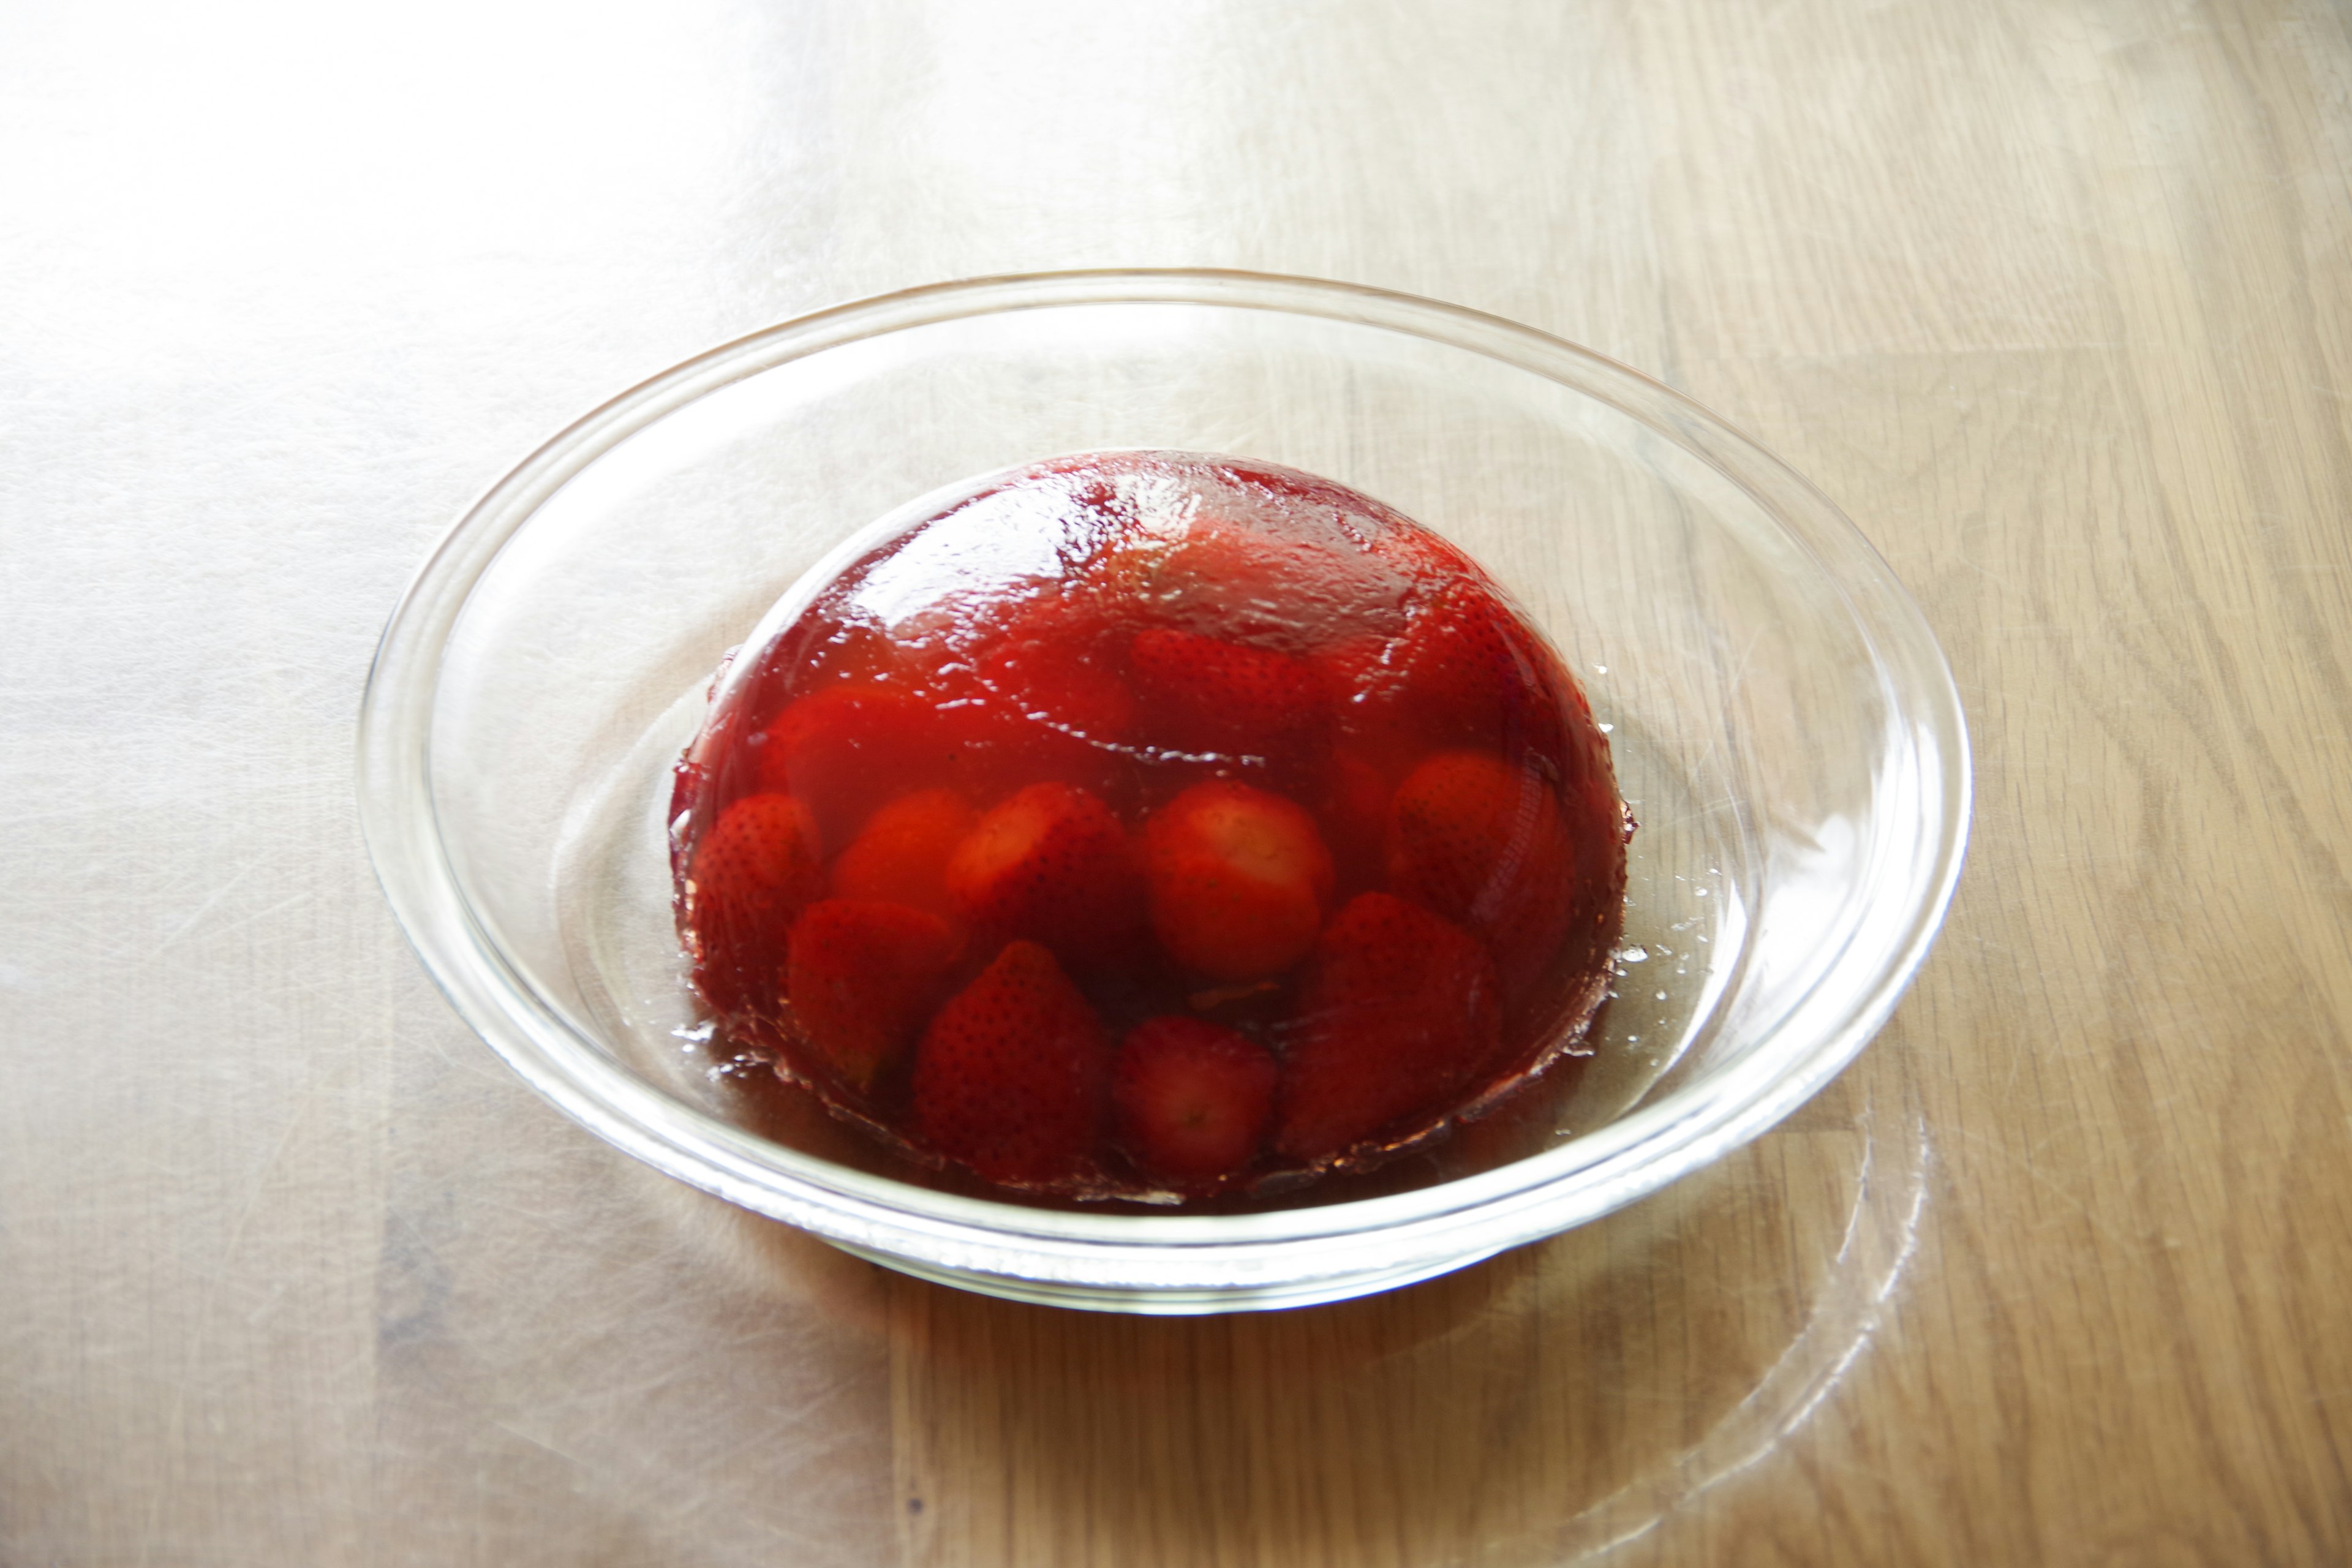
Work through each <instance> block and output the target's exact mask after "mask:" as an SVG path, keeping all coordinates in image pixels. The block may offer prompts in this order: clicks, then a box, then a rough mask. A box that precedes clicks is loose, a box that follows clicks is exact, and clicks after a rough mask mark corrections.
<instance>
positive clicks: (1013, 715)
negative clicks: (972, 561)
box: [975, 598, 1135, 793]
mask: <svg viewBox="0 0 2352 1568" xmlns="http://www.w3.org/2000/svg"><path fill="white" fill-rule="evenodd" d="M1114 651H1115V647H1114V643H1113V640H1112V638H1111V637H1110V635H1109V632H1108V627H1107V626H1106V625H1105V623H1104V621H1103V618H1102V616H1100V615H1099V614H1098V613H1096V612H1093V611H1091V610H1089V609H1087V607H1084V606H1082V605H1077V604H1073V603H1069V602H1066V601H1064V600H1061V599H1059V598H1049V599H1045V600H1043V601H1041V602H1039V603H1038V604H1035V605H1032V606H1030V607H1029V609H1028V610H1026V611H1025V612H1024V614H1022V615H1021V616H1019V617H1018V618H1017V619H1015V620H1014V622H1013V625H1012V626H1011V627H1010V628H1009V629H1007V630H1006V631H1005V633H1004V634H1003V636H1002V637H1000V638H998V639H997V641H996V642H995V643H994V644H992V646H991V647H989V648H988V649H987V650H986V651H985V652H984V653H982V655H981V656H980V657H979V658H978V660H977V664H976V671H975V674H976V679H977V681H978V684H979V686H980V688H981V689H982V690H983V691H984V692H985V693H986V694H987V697H986V701H987V706H988V708H989V710H990V711H991V712H992V713H993V714H994V715H996V716H997V717H998V718H999V719H1000V721H1001V729H1002V733H1003V741H1002V746H1001V752H1002V754H1001V756H1000V757H999V759H998V766H997V767H996V769H995V770H994V771H993V772H992V773H991V775H990V783H991V784H992V785H993V786H995V787H998V788H1004V789H1010V788H1012V787H1014V786H1015V785H1018V784H1031V783H1034V782H1035V781H1037V780H1039V779H1044V778H1059V779H1062V780H1064V781H1066V782H1067V783H1072V784H1079V785H1081V786H1082V787H1087V788H1090V789H1092V790H1094V791H1095V792H1097V793H1104V792H1108V791H1111V790H1115V789H1117V788H1118V781H1119V780H1120V778H1121V777H1122V775H1123V774H1124V773H1125V772H1126V771H1127V764H1126V760H1125V758H1124V756H1123V755H1122V753H1121V752H1119V751H1118V746H1119V745H1120V743H1121V742H1124V741H1126V740H1127V739H1128V737H1129V732H1130V731H1132V730H1133V728H1134V726H1135V694H1134V692H1132V691H1131V690H1129V688H1128V684H1127V681H1126V679H1124V678H1123V677H1122V676H1121V675H1120V674H1119V672H1118V669H1117V668H1116V667H1115V664H1114V661H1113V658H1112V655H1113V653H1114Z"/></svg>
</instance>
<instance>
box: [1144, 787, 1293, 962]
mask: <svg viewBox="0 0 2352 1568" xmlns="http://www.w3.org/2000/svg"><path fill="white" fill-rule="evenodd" d="M1143 846H1144V870H1145V876H1146V879H1147V881H1148V882H1149V885H1150V899H1151V929H1152V931H1153V932H1154V933H1155V934H1156V935H1157V936H1158V937H1159V938H1160V946H1161V947H1162V948H1164V949H1165V950H1166V951H1167V952H1168V953H1169V955H1170V956H1171V957H1172V958H1174V959H1175V960H1176V961H1177V962H1178V963H1181V964H1183V965H1184V966H1185V967H1186V968H1188V969H1192V970H1195V971H1198V972H1199V973H1202V974H1205V975H1207V976H1209V977H1210V978H1212V979H1214V980H1229V981H1231V980H1262V979H1266V978H1270V977H1271V976H1274V975H1277V974H1280V973H1282V972H1283V971H1285V970H1286V969H1288V968H1289V967H1290V966H1291V965H1292V964H1294V963H1297V962H1298V961H1299V960H1300V959H1301V958H1304V957H1305V956H1306V955H1307V949H1308V948H1310V947H1312V946H1313V945H1314V944H1315V933H1316V932H1317V931H1320V930H1321V929H1322V926H1323V911H1324V909H1325V906H1326V905H1327V904H1328V902H1329V900H1330V898H1331V883H1332V876H1333V873H1332V867H1331V852H1330V850H1329V849H1328V848H1326V847H1324V844H1323V838H1322V835H1321V834H1319V833H1318V832H1317V831H1316V827H1315V819H1314V818H1313V817H1312V816H1308V815H1307V813H1306V811H1304V810H1303V809H1301V808H1300V807H1299V806H1297V805H1294V804H1293V803H1291V802H1290V801H1287V800H1285V799H1284V798H1283V797H1282V796H1280V795H1270V794H1268V793H1267V792H1266V791H1265V790H1262V789H1253V788H1252V787H1250V786H1249V785H1247V784H1232V783H1227V782H1224V781H1216V782H1213V783H1209V784H1195V785H1193V786H1192V788H1191V789H1188V790H1186V791H1185V792H1184V793H1183V794H1181V795H1178V796H1177V797H1176V798H1175V799H1174V800H1171V801H1170V802H1169V803H1168V804H1167V805H1163V806H1161V807H1160V809H1159V810H1158V811H1157V812H1155V813H1153V814H1152V817H1151V820H1150V822H1149V823H1147V824H1146V825H1145V826H1144V830H1143Z"/></svg>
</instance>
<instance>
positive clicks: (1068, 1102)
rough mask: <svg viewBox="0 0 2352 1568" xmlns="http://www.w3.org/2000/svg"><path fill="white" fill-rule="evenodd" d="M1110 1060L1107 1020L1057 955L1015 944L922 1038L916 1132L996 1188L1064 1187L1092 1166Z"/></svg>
mask: <svg viewBox="0 0 2352 1568" xmlns="http://www.w3.org/2000/svg"><path fill="white" fill-rule="evenodd" d="M1110 1060H1111V1051H1110V1042H1109V1040H1108V1037H1106V1036H1105V1035H1104V1032H1103V1026H1102V1022H1101V1020H1100V1019H1098V1018H1097V1017H1096V1016H1095V1010H1094V1008H1093V1007H1092V1006H1091V1005H1088V1003H1087V999H1086V998H1085V997H1084V996H1082V995H1080V994H1079V993H1078V988H1077V987H1076V986H1075V985H1073V984H1070V980H1069V977H1068V976H1067V975H1066V974H1064V973H1062V966H1061V965H1060V964H1058V963H1055V961H1054V955H1053V954H1052V953H1051V952H1047V951H1046V950H1045V948H1044V947H1042V946H1040V945H1039V944H1037V943H1036V942H1010V943H1008V944H1006V946H1005V948H1004V951H1003V952H1000V953H999V954H997V956H996V958H995V961H994V962H993V963H990V964H989V966H988V967H987V968H986V969H984V970H982V971H981V973H980V975H979V977H978V978H977V979H975V980H973V981H972V983H971V984H969V985H967V986H965V987H964V988H963V989H962V990H961V991H960V992H958V993H957V994H955V995H954V996H952V997H950V999H949V1001H948V1003H947V1005H945V1006H943V1007H941V1008H940V1011H939V1013H938V1015H937V1016H935V1017H933V1018H932V1019H931V1022H930V1026H929V1028H927V1029H925V1030H924V1031H923V1037H922V1041H921V1043H920V1044H919V1045H918V1046H917V1047H916V1048H915V1095H914V1110H915V1117H914V1119H915V1131H916V1132H917V1134H918V1136H919V1138H921V1140H922V1141H923V1142H927V1143H928V1144H929V1145H930V1147H932V1148H933V1149H936V1150H937V1151H939V1152H940V1153H942V1154H945V1155H946V1156H948V1157H949V1158H950V1159H951V1160H955V1161H957V1162H959V1163H962V1164H964V1165H967V1166H969V1167H971V1170H972V1171H973V1172H975V1173H978V1174H979V1175H981V1176H982V1177H984V1178H986V1179H987V1180H989V1181H992V1182H1005V1183H1012V1184H1018V1185H1024V1186H1049V1185H1052V1184H1056V1183H1061V1182H1067V1181H1069V1180H1071V1179H1073V1178H1076V1177H1078V1176H1081V1175H1083V1174H1085V1173H1087V1171H1088V1170H1090V1169H1091V1168H1092V1167H1093V1165H1094V1163H1095V1160H1096V1157H1097V1148H1098V1146H1099V1145H1100V1143H1101V1141H1102V1131H1103V1113H1104V1102H1105V1096H1106V1089H1107V1088H1108V1080H1109V1074H1110Z"/></svg>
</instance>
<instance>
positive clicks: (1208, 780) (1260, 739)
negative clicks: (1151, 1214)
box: [671, 452, 1632, 1202]
mask: <svg viewBox="0 0 2352 1568" xmlns="http://www.w3.org/2000/svg"><path fill="white" fill-rule="evenodd" d="M770 624H771V625H772V626H775V627H776V629H775V630H774V631H773V635H772V636H770V637H767V638H766V640H765V641H764V642H763V643H762V645H761V646H760V647H756V648H753V649H751V650H748V651H746V652H744V653H742V654H741V655H740V657H739V658H737V659H736V660H735V661H734V662H733V664H732V665H731V666H730V668H729V670H728V671H727V672H726V674H725V676H724V677H723V679H721V680H720V681H719V684H718V686H717V687H716V689H715V692H714V697H713V700H712V706H711V710H710V712H709V716H708V717H707V719H706V721H705V722H704V725H703V728H702V731H701V733H700V734H699V735H698V737H697V738H696V740H695V742H694V744H693V745H692V746H691V747H690V748H689V749H688V752H687V754H686V757H685V759H684V760H683V761H682V762H681V763H679V765H678V772H677V791H676V796H675V802H674V809H673V813H672V825H671V858H672V866H673V868H674V870H675V872H676V875H677V918H678V930H679V932H680V935H681V937H682V939H683V941H684V943H685V946H686V951H687V953H688V958H689V960H690V961H691V963H692V965H693V977H694V984H695V986H696V988H697V989H698V992H699V993H700V994H701V997H702V999H703V1001H704V1002H705V1004H706V1005H708V1006H709V1011H710V1013H711V1014H712V1015H713V1017H714V1022H715V1025H716V1029H717V1033H718V1035H719V1038H720V1039H721V1040H723V1041H724V1042H725V1043H726V1044H727V1045H728V1046H729V1047H731V1048H732V1049H734V1050H736V1051H749V1052H751V1053H753V1054H756V1055H758V1056H760V1057H761V1058H765V1059H767V1060H770V1061H772V1062H773V1063H774V1064H775V1066H776V1068H777V1070H778V1071H779V1073H781V1074H782V1076H783V1077H784V1078H785V1079H788V1080H789V1081H791V1082H793V1083H795V1084H797V1085H799V1086H801V1087H802V1088H803V1089H805V1090H806V1091H808V1092H810V1093H813V1094H814V1095H816V1096H818V1097H819V1098H820V1099H821V1100H823V1101H824V1104H825V1105H826V1106H828V1107H829V1108H830V1109H832V1110H835V1112H837V1113H839V1114H841V1115H842V1116H844V1117H845V1118H847V1119H849V1120H851V1121H856V1122H857V1123H859V1124H861V1125H863V1126H865V1127H866V1129H868V1130H869V1131H872V1132H873V1133H874V1134H875V1135H877V1137H880V1138H882V1139H885V1140H887V1141H889V1142H892V1143H895V1144H896V1145H898V1147H899V1148H900V1149H902V1150H903V1151H905V1152H908V1153H909V1154H911V1155H913V1156H914V1157H917V1158H919V1159H922V1160H925V1161H928V1162H929V1163H933V1164H935V1165H953V1166H957V1167H961V1169H963V1170H965V1171H968V1172H970V1173H972V1174H973V1175H976V1176H978V1177H979V1178H981V1179H982V1180H983V1181H985V1182H988V1183H992V1184H998V1185H1001V1186H1005V1187H1010V1188H1013V1189H1016V1190H1021V1191H1027V1192H1035V1193H1045V1194H1058V1195H1063V1196H1075V1197H1085V1198H1116V1197H1132V1198H1150V1199H1154V1200H1157V1201H1163V1202H1164V1201H1168V1200H1169V1199H1171V1198H1175V1199H1188V1198H1202V1197H1209V1196H1213V1195H1216V1194H1229V1193H1234V1192H1243V1191H1247V1190H1250V1189H1252V1188H1255V1187H1257V1186H1259V1185H1262V1184H1268V1183H1280V1184H1290V1183H1295V1182H1296V1181H1297V1180H1299V1179H1301V1178H1302V1177H1305V1176H1312V1175H1315V1174H1318V1173H1324V1172H1328V1171H1332V1170H1341V1169H1360V1168H1363V1167H1367V1166H1369V1165H1371V1164H1373V1163H1378V1162H1379V1161H1380V1160H1381V1159H1383V1158H1385V1157H1387V1156H1389V1155H1391V1154H1392V1153H1394V1152H1396V1151H1398V1150H1400V1149H1402V1148H1404V1147H1406V1146H1409V1145H1412V1144H1415V1143H1417V1142H1420V1141H1423V1140H1424V1139H1426V1138H1427V1137H1429V1136H1430V1135H1432V1134H1433V1133H1434V1132H1436V1131H1439V1130H1440V1129H1442V1128H1444V1127H1445V1126H1447V1125H1449V1124H1450V1123H1451V1122H1453V1121H1455V1120H1456V1119H1458V1118H1461V1117H1464V1116H1467V1115H1475V1114H1477V1113H1478V1112H1480V1111H1482V1110H1486V1109H1487V1108H1489V1107H1491V1106H1492V1105H1494V1104H1495V1103H1496V1101H1497V1100H1499V1099H1500V1098H1501V1097H1502V1096H1504V1095H1505V1094H1507V1093H1508V1092H1511V1091H1512V1090H1513V1089H1517V1087H1518V1086H1521V1085H1523V1084H1525V1083H1527V1082H1528V1080H1529V1079H1532V1078H1533V1077H1534V1076H1535V1075H1537V1074H1538V1073H1539V1072H1541V1071H1543V1070H1544V1069H1545V1068H1548V1067H1549V1066H1551V1065H1552V1064H1554V1063H1555V1062H1556V1061H1559V1059H1561V1058H1563V1057H1570V1056H1574V1055H1576V1054H1578V1053H1579V1052H1580V1048H1581V1043H1582V1041H1583V1040H1584V1038H1585V1037H1586V1035H1587V1034H1588V1033H1589V1032H1590V1029H1591V1022H1592V1019H1593V1016H1594V1015H1595V1014H1596V1013H1597V1012H1598V1011H1599V1009H1600V1007H1601V1003H1602V1000H1603V998H1604V996H1605V995H1606V987H1607V978H1608V966H1609V956H1610V953H1611V952H1612V949H1613V948H1614V947H1615V945H1616V942H1617V937H1618V932H1619V929H1620V924H1621V920H1622V905H1623V902H1624V889H1625V845H1626V840H1627V837H1628V835H1629V834H1630V833H1631V831H1632V825H1631V819H1630V818H1629V817H1628V816H1627V815H1626V813H1625V810H1624V807H1623V805H1622V802H1621V801H1620V800H1619V798H1618V795H1617V788H1616V783H1615V780H1614V777H1613V775H1612V772H1611V769H1610V761H1609V748H1608V743H1607V742H1606V741H1605V739H1604V738H1603V737H1602V735H1601V730H1600V727H1599V726H1598V725H1596V724H1595V723H1594V722H1593V720H1592V716H1591V710H1590V709H1589V708H1588V707H1587V705H1586V703H1585V700H1584V696H1583V693H1582V692H1581V691H1580V690H1579V689H1578V688H1577V685H1576V683H1575V681H1574V680H1573V679H1570V676H1569V674H1568V671H1567V670H1566V668H1564V667H1563V666H1562V664H1561V662H1560V660H1559V656H1558V655H1557V654H1556V653H1554V652H1553V650H1552V648H1551V647H1550V646H1549V644H1548V643H1546V641H1545V640H1544V639H1543V637H1541V636H1540V635H1539V634H1538V633H1537V632H1536V631H1535V630H1534V629H1533V628H1532V627H1531V626H1529V625H1528V622H1527V620H1526V619H1525V618H1524V617H1523V616H1520V615H1519V613H1518V612H1517V610H1515V609H1514V608H1513V607H1512V605H1511V604H1510V602H1509V601H1508V599H1507V598H1506V597H1505V595H1503V594H1502V592H1501V591H1500V590H1499V589H1498V588H1496V585H1495V584H1493V583H1492V582H1491V581H1490V580H1488V578H1487V577H1486V574H1485V573H1483V572H1482V571H1480V570H1479V569H1478V567H1477V566H1476V565H1475V563H1472V562H1471V561H1470V560H1469V559H1468V557H1466V556H1465V555H1464V554H1463V553H1462V552H1459V551H1457V550H1455V549H1454V547H1453V546H1451V545H1449V544H1447V543H1446V542H1444V541H1443V540H1441V539H1439V538H1438V537H1436V536H1435V535H1434V534H1432V533H1430V532H1428V531H1425V530H1423V529H1422V528H1421V527H1419V526H1418V525H1417V524H1415V523H1413V522H1412V521H1409V520H1407V519H1405V518H1403V517H1401V516H1399V515H1398V514H1397V513H1396V512H1394V511H1392V510H1390V509H1388V508H1387V507H1384V506H1382V505H1381V504H1380V503H1379V502H1377V501H1374V500H1370V499H1369V498H1367V497H1364V496H1361V495H1359V494H1357V493H1356V492H1354V491H1352V490H1349V489H1344V488H1342V487H1341V486H1339V485H1336V484H1333V483H1331V482H1329V481H1328V480H1325V479H1316V478H1314V477H1313V476H1311V475H1308V474H1303V473H1299V472H1297V471H1296V470H1293V469H1288V468H1276V467H1273V466H1271V465H1268V464H1264V463H1255V462H1249V461H1245V460H1242V459H1237V458H1210V457H1203V456H1200V455H1198V454H1192V453H1182V452H1113V453H1102V454H1096V455H1091V456H1086V457H1076V458H1057V459H1055V460H1053V461H1050V462H1045V463H1040V464H1037V465H1035V466H1034V467H1031V468H1024V469H1021V470H1018V471H1016V472H1013V473H1010V474H1003V475H998V476H994V477H992V478H990V479H985V480H982V481H980V482H978V483H977V484H974V485H971V486H967V487H964V488H963V489H960V490H959V491H957V492H955V493H954V494H952V495H951V496H950V497H948V498H946V499H944V500H942V499H940V498H927V500H925V501H923V502H919V503H917V505H916V506H915V507H913V508H910V509H909V510H908V511H907V512H905V513H902V514H900V515H899V516H898V517H897V518H894V519H891V520H887V521H885V522H883V523H881V524H877V526H876V528H875V529H874V530H873V531H870V532H869V533H868V534H867V535H866V536H863V537H862V538H861V539H860V540H858V541H856V542H854V544H853V545H852V546H851V547H850V549H849V550H848V551H847V552H845V563H843V564H841V565H840V566H839V568H838V569H837V570H835V571H831V572H830V573H828V574H823V575H821V576H817V577H813V579H812V580H811V581H810V582H809V583H807V584H803V586H802V587H801V588H798V589H796V590H795V591H794V594H793V597H792V598H790V599H788V600H787V602H786V603H785V605H782V606H780V607H779V609H778V611H777V613H776V615H775V616H772V617H771V623H770Z"/></svg>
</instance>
